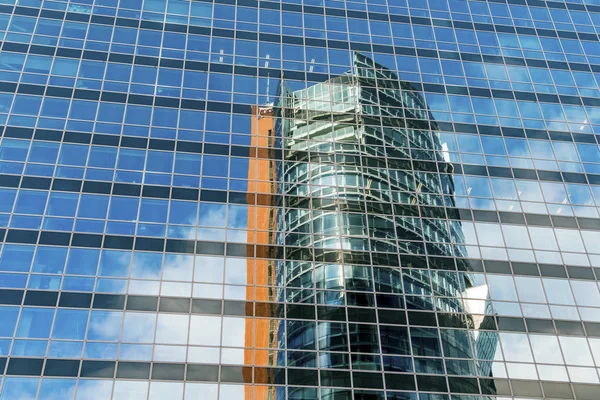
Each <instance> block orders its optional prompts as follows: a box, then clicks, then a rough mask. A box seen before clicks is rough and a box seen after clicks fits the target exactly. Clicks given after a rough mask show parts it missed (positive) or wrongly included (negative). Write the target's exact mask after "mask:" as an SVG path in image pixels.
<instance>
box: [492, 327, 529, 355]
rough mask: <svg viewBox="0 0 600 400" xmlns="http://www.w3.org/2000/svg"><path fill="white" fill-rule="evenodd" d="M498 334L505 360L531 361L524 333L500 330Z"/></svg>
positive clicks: (527, 341)
mask: <svg viewBox="0 0 600 400" xmlns="http://www.w3.org/2000/svg"><path fill="white" fill-rule="evenodd" d="M499 336H500V342H501V343H502V351H503V352H504V358H505V360H506V361H525V362H533V356H532V354H531V348H530V346H529V340H528V338H527V335H526V334H521V333H505V332H501V333H500V334H499Z"/></svg>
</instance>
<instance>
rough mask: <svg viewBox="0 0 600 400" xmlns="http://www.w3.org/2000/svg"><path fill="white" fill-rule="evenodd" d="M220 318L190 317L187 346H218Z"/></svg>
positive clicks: (219, 340) (219, 341)
mask: <svg viewBox="0 0 600 400" xmlns="http://www.w3.org/2000/svg"><path fill="white" fill-rule="evenodd" d="M221 320H222V318H221V317H211V316H203V315H192V317H191V321H190V338H189V344H191V345H201V346H219V345H220V343H221Z"/></svg>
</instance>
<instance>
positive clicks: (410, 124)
mask: <svg viewBox="0 0 600 400" xmlns="http://www.w3.org/2000/svg"><path fill="white" fill-rule="evenodd" d="M281 92H282V93H281V99H280V121H278V124H277V126H278V129H279V130H280V132H279V135H281V137H282V138H283V142H284V144H283V146H284V164H283V165H284V166H283V176H282V178H283V185H282V186H281V189H280V191H281V192H282V193H283V194H285V195H286V198H287V199H290V200H289V201H288V203H287V204H285V208H284V212H283V213H282V216H281V217H282V219H283V221H281V223H280V224H281V229H280V231H281V232H283V233H282V234H281V237H280V238H279V241H280V242H281V243H280V244H285V246H286V258H287V259H288V260H290V259H291V260H302V261H282V262H279V266H278V271H277V274H278V280H279V281H281V285H282V286H283V287H284V288H285V290H282V291H281V294H280V300H284V301H288V302H291V303H305V304H306V303H308V304H313V303H316V304H317V313H318V314H319V315H318V316H317V321H316V323H315V322H312V321H311V322H308V321H307V322H304V321H301V320H295V321H291V322H288V323H287V326H286V327H285V328H286V335H285V336H284V335H283V334H282V331H283V327H280V332H279V335H280V339H281V340H282V341H284V342H285V345H286V347H287V350H288V351H287V355H286V356H284V355H283V353H282V355H281V357H280V363H285V364H286V365H288V366H297V367H316V366H319V367H320V368H323V369H331V370H336V369H351V370H352V371H381V370H384V371H394V372H413V371H414V370H416V372H422V373H443V371H444V363H443V362H442V361H441V359H439V360H436V359H434V358H419V356H426V357H431V356H433V357H441V356H442V348H443V352H444V354H445V356H446V357H449V358H450V357H454V358H456V359H457V360H456V362H453V360H452V359H450V360H447V361H446V363H445V369H446V371H447V372H448V373H450V374H459V375H460V374H463V373H465V370H466V373H468V374H471V375H476V371H475V370H476V368H477V367H476V366H475V365H474V363H470V362H461V359H462V360H466V359H469V358H475V352H476V351H477V349H478V345H477V343H476V342H477V338H475V337H474V335H472V334H468V333H467V330H466V329H465V330H441V332H442V333H441V336H442V337H440V334H438V333H437V332H438V330H437V329H433V328H425V327H423V328H416V327H411V328H410V329H409V328H406V327H404V326H398V325H385V321H382V320H381V319H380V318H378V316H377V315H376V314H375V313H373V314H369V311H370V310H369V309H366V308H361V307H364V306H368V307H374V306H376V307H378V308H380V309H383V308H390V309H396V310H397V309H409V310H437V311H441V312H443V313H444V314H440V318H449V317H447V316H448V315H452V316H456V319H457V321H456V322H455V325H456V327H463V328H467V327H471V328H473V327H474V325H475V324H476V323H477V322H475V321H473V319H472V318H471V317H470V316H469V314H468V312H469V309H470V308H472V306H470V305H469V304H465V303H464V302H463V300H462V293H463V292H464V291H465V290H469V289H470V288H471V289H472V286H473V283H472V281H471V278H470V276H469V274H468V271H469V266H468V265H467V264H464V265H460V266H459V269H460V270H462V271H464V273H461V274H456V273H444V272H443V271H437V272H436V273H432V274H431V277H430V276H429V273H428V270H427V269H423V268H427V263H426V261H425V258H424V257H421V256H424V255H428V256H430V257H431V256H440V262H444V261H448V260H451V259H449V258H443V257H445V256H446V257H449V256H459V257H464V249H463V248H462V247H461V246H460V245H454V244H453V243H462V242H463V240H462V236H463V234H462V230H461V225H460V222H458V221H452V220H447V219H434V218H435V217H438V218H445V216H436V215H432V216H431V217H432V218H423V219H420V218H419V217H420V216H422V215H419V214H418V210H419V209H420V210H421V213H423V212H427V206H430V205H437V206H446V207H449V208H451V209H453V208H454V207H455V205H454V199H453V192H454V184H453V179H452V175H451V173H452V165H451V164H450V163H449V162H447V161H448V159H447V157H445V152H444V145H443V144H442V143H440V139H439V136H438V135H437V133H436V132H435V131H436V130H437V126H436V122H435V121H434V120H433V118H432V116H431V114H430V113H429V111H428V109H427V105H426V104H425V102H424V100H423V98H422V96H421V95H420V94H419V93H418V92H416V91H415V90H414V89H413V88H412V87H411V85H410V84H408V83H406V82H402V81H400V80H399V78H398V76H397V75H396V74H395V73H394V72H392V71H391V70H390V69H388V68H386V67H384V66H382V65H379V64H377V63H376V62H374V61H373V60H371V59H370V58H368V57H366V56H364V55H362V54H360V53H355V54H354V60H353V67H352V70H351V71H350V72H349V73H348V74H346V75H343V76H339V77H336V78H334V79H331V80H328V81H326V82H323V83H319V84H316V85H313V86H310V87H308V88H306V89H303V90H298V91H294V92H291V91H289V90H287V88H286V87H285V84H283V85H282V90H281ZM436 163H437V164H436ZM436 165H437V166H438V167H436ZM436 168H440V169H436ZM414 205H419V206H422V207H420V208H416V207H412V206H414ZM414 210H417V212H416V213H415V211H414ZM431 259H434V258H431ZM417 268H418V269H417ZM484 290H485V288H484ZM480 291H481V290H480ZM374 292H377V293H378V294H377V296H375V295H374ZM402 295H404V296H402ZM471 297H472V296H471ZM481 301H483V302H484V303H485V302H486V296H485V294H484V297H483V298H482V299H481ZM344 305H345V306H348V309H347V310H348V311H347V315H346V314H345V313H344V311H343V310H344V309H343V308H340V309H339V310H341V311H342V313H339V314H337V315H336V311H337V310H338V309H337V308H336V306H344ZM288 310H289V309H288ZM482 313H483V312H482ZM411 315H412V316H413V318H419V317H420V314H419V313H413V314H411ZM288 316H289V315H288ZM461 316H462V317H461ZM321 317H322V318H321ZM422 317H426V315H425V314H423V315H422ZM375 322H379V324H380V325H379V327H378V325H376V324H374V323H375ZM480 322H481V321H480ZM393 323H394V324H398V323H402V322H400V321H394V322H393ZM404 324H406V322H404ZM416 325H429V326H432V327H435V326H439V324H438V323H436V321H421V322H420V323H419V322H417V323H416ZM443 326H448V325H447V323H445V324H444V325H443ZM479 326H481V323H479ZM444 335H445V336H444ZM480 340H484V341H487V342H488V345H487V346H481V345H480V346H479V347H481V348H487V349H490V348H491V349H493V350H492V352H493V351H495V346H496V343H495V340H496V339H495V338H494V337H493V336H492V337H490V336H486V337H485V338H484V336H481V337H480ZM313 350H318V351H317V352H316V353H315V352H313ZM410 355H412V356H414V366H413V361H412V360H411V359H410V358H407V357H406V356H410ZM403 356H404V357H403ZM491 356H492V357H493V354H491ZM489 357H490V355H489V354H488V355H487V358H488V359H489ZM324 375H327V374H326V373H325V374H323V373H321V380H324ZM487 375H489V373H488V374H487ZM352 379H367V380H368V379H374V380H376V379H377V378H376V377H375V376H374V375H370V374H362V375H359V374H357V373H354V372H353V374H352ZM322 385H326V384H325V383H322ZM387 385H393V383H391V382H388V383H387ZM475 385H476V383H475ZM334 386H335V385H334ZM388 390H389V388H388ZM288 393H289V395H290V396H291V397H292V398H306V397H307V396H310V394H309V393H307V392H306V390H305V389H302V388H298V389H294V388H292V387H290V388H288ZM345 393H346V391H345V390H333V389H332V390H331V391H330V392H328V393H321V396H322V397H323V398H345V397H344V394H345ZM346 394H347V395H348V396H350V394H349V392H348V393H346ZM355 394H356V393H355ZM337 396H342V397H337ZM398 396H401V395H400V394H398ZM398 398H404V397H398Z"/></svg>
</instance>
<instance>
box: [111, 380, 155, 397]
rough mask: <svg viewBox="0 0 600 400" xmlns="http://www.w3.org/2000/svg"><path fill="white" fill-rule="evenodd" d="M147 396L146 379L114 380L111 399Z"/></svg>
mask: <svg viewBox="0 0 600 400" xmlns="http://www.w3.org/2000/svg"><path fill="white" fill-rule="evenodd" d="M147 396H148V382H147V381H116V382H115V388H114V390H113V397H112V398H113V400H146V399H147Z"/></svg>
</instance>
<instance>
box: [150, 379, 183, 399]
mask: <svg viewBox="0 0 600 400" xmlns="http://www.w3.org/2000/svg"><path fill="white" fill-rule="evenodd" d="M182 396H183V383H179V382H151V383H150V396H149V397H148V400H164V399H181V397H182Z"/></svg>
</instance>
